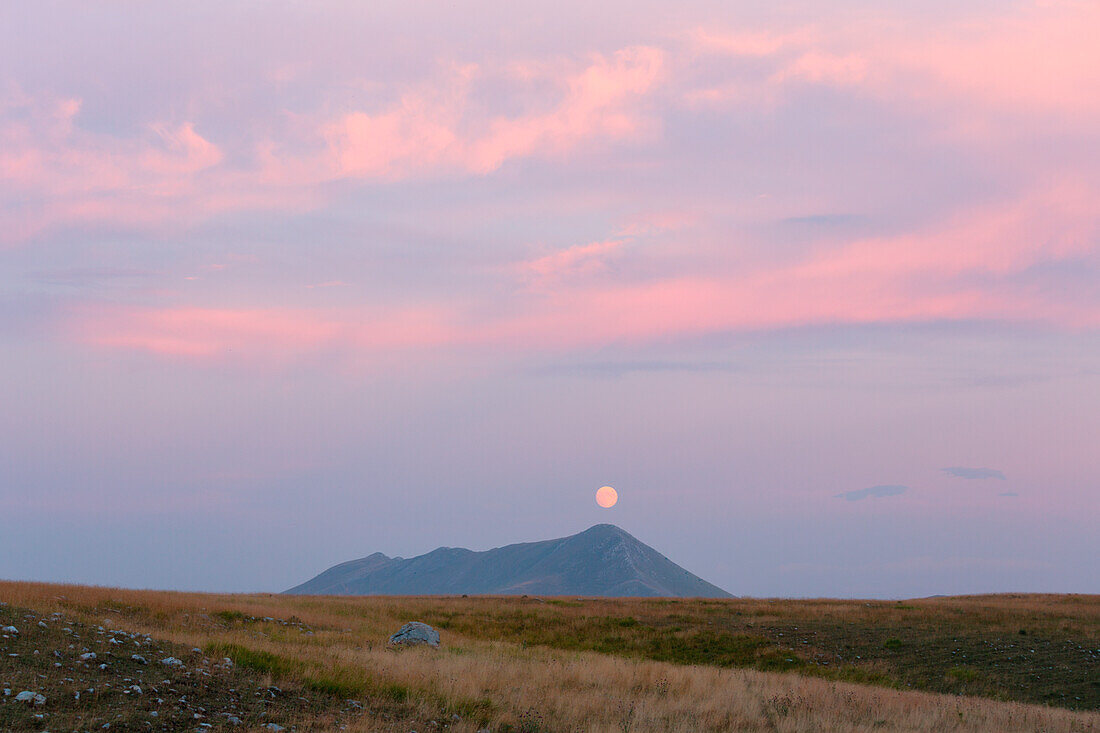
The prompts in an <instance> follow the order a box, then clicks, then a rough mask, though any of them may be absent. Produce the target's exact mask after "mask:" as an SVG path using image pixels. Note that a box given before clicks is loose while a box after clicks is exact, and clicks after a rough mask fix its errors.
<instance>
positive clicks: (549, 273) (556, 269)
mask: <svg viewBox="0 0 1100 733" xmlns="http://www.w3.org/2000/svg"><path fill="white" fill-rule="evenodd" d="M625 243H626V240H623V239H610V240H607V241H604V242H592V243H590V244H578V245H576V246H575V247H569V248H568V249H563V250H559V251H557V252H554V253H552V254H548V255H544V256H542V257H538V258H536V259H533V260H528V261H526V262H521V263H519V264H518V265H517V266H516V270H517V272H518V273H519V275H520V276H521V277H523V278H525V279H528V280H529V281H531V283H532V284H534V285H536V286H538V287H547V286H552V285H554V284H555V283H556V282H557V281H559V280H561V279H563V278H569V277H580V276H584V275H590V274H593V273H595V272H599V271H601V270H604V269H605V268H606V267H607V264H606V258H607V257H608V256H609V255H612V254H614V253H615V252H616V251H618V250H619V249H621V248H622V246H623V244H625Z"/></svg>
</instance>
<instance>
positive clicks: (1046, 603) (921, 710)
mask: <svg viewBox="0 0 1100 733" xmlns="http://www.w3.org/2000/svg"><path fill="white" fill-rule="evenodd" d="M1079 598H1082V599H1083V600H1075V598H1074V597H1065V596H1026V597H1008V596H1003V597H992V598H990V597H977V598H951V599H934V600H921V601H906V602H905V603H906V605H914V606H919V607H921V610H922V611H924V612H925V613H926V614H927V615H928V616H929V617H930V618H931V619H933V621H934V622H935V623H941V622H943V623H946V622H949V621H950V619H951V618H952V617H954V616H958V615H960V614H961V615H966V614H971V615H973V614H979V615H981V616H982V617H986V616H988V621H989V623H990V624H992V625H993V627H996V626H997V625H998V624H1001V625H1003V626H1004V628H1005V630H1011V629H1012V628H1013V627H1014V626H1015V625H1018V619H1019V616H1020V613H1021V612H1022V613H1025V614H1027V615H1028V617H1029V618H1030V617H1032V616H1033V617H1034V619H1033V623H1034V624H1036V625H1037V626H1041V627H1043V628H1046V627H1047V626H1050V627H1052V628H1066V627H1068V628H1070V629H1074V628H1076V629H1079V630H1081V631H1082V632H1083V633H1085V634H1086V635H1087V634H1089V633H1095V630H1096V623H1097V618H1098V613H1097V611H1098V608H1100V604H1098V603H1097V601H1096V599H1095V597H1093V598H1092V599H1089V598H1088V597H1079ZM0 599H2V600H4V601H6V602H8V603H11V604H13V605H18V606H26V607H30V608H34V609H36V610H38V611H39V612H52V611H54V610H62V611H65V612H67V613H69V614H76V615H78V616H80V617H82V619H84V620H86V621H87V622H90V623H103V620H104V619H105V618H109V619H110V621H111V623H112V624H113V625H115V626H118V627H121V628H125V629H128V630H133V631H141V632H143V633H148V634H151V635H154V636H157V637H160V638H164V639H168V640H171V641H175V642H179V643H183V644H187V645H194V646H200V647H209V648H211V649H212V650H213V649H215V647H214V646H213V645H234V646H232V647H226V646H218V647H216V648H217V649H218V650H222V649H226V648H233V649H237V650H246V651H247V652H248V653H250V654H255V653H259V656H258V657H257V658H258V659H260V660H265V659H266V660H268V661H270V660H277V662H273V663H272V664H273V666H272V672H271V673H272V674H275V675H278V674H284V675H291V676H296V677H297V678H298V679H299V681H301V680H302V679H305V680H307V681H309V680H313V681H314V682H316V683H318V684H324V683H325V682H326V681H332V682H335V683H338V685H337V687H336V688H334V689H337V690H342V691H345V692H356V693H361V694H359V695H358V699H361V700H363V701H364V702H365V703H366V705H367V707H368V713H367V714H364V715H363V716H362V717H361V718H360V719H358V720H356V721H353V722H352V723H351V724H350V725H349V728H348V730H351V731H383V730H413V729H417V730H421V729H423V728H418V727H416V725H417V724H419V725H424V724H426V723H427V722H428V721H429V720H432V719H449V716H451V715H452V714H458V715H460V717H461V720H459V721H457V722H456V723H455V724H454V725H453V726H452V727H451V730H456V731H476V730H478V729H479V728H480V727H482V726H486V727H489V728H490V729H492V730H508V729H510V730H514V731H591V732H592V733H600V732H603V731H670V732H671V731H683V732H685V733H686V732H688V731H733V730H776V731H820V730H832V731H870V730H936V731H973V730H989V731H1033V730H1044V731H1096V730H1100V715H1097V714H1096V713H1089V712H1073V711H1069V710H1062V709H1056V708H1049V707H1043V706H1037V705H1026V704H1020V703H1011V702H1000V701H994V700H989V699H982V698H975V697H959V696H951V695H938V694H929V693H921V692H914V691H908V690H906V691H903V690H897V689H887V688H883V687H870V686H863V685H853V684H846V683H839V682H831V681H828V680H824V679H817V678H811V677H805V676H800V675H795V674H774V673H767V672H760V671H755V670H745V669H719V668H715V667H709V666H684V665H676V664H669V663H664V662H658V661H651V660H646V659H632V658H623V657H616V656H609V655H605V654H598V653H594V652H588V651H569V650H563V649H552V648H546V647H534V646H525V645H524V644H522V643H515V642H508V641H500V640H494V639H492V638H476V636H477V634H467V633H458V632H455V631H446V630H445V631H444V643H443V646H442V647H441V648H440V649H438V650H433V649H408V650H403V651H397V650H394V649H391V648H389V647H388V645H387V644H386V643H385V642H386V637H387V636H388V635H389V634H390V633H392V632H393V631H394V630H396V629H397V628H398V627H399V626H400V625H401V624H402V623H404V622H406V621H409V620H414V619H415V618H417V616H418V615H424V616H429V615H432V614H435V615H436V616H439V615H441V614H463V613H465V614H472V613H475V612H480V613H483V614H489V613H491V612H493V611H494V610H496V611H499V612H500V613H503V614H505V615H506V616H507V617H508V618H515V617H516V616H515V614H517V613H519V614H520V616H519V618H521V619H524V620H525V621H530V622H532V623H539V622H540V619H549V618H552V617H553V618H558V619H560V618H566V619H576V620H577V623H582V620H583V619H588V618H591V617H594V616H624V615H633V616H636V617H638V618H643V617H646V615H647V614H651V615H652V614H661V613H664V614H665V615H668V616H676V615H684V613H685V611H687V612H688V613H690V614H706V613H714V614H715V615H718V614H726V615H729V614H732V613H737V614H740V615H741V617H743V618H747V619H755V620H756V622H759V623H763V622H764V620H767V619H775V618H781V617H782V616H783V615H784V614H794V613H796V612H797V613H798V614H799V615H801V616H805V615H806V614H807V612H809V613H811V614H819V615H823V616H825V617H831V618H834V619H835V620H836V621H838V622H844V623H852V624H857V625H858V624H866V623H873V622H874V620H875V618H876V614H877V613H880V612H881V609H879V610H876V608H875V607H874V606H873V605H872V606H868V605H866V604H865V602H858V601H766V600H752V601H741V600H738V601H717V602H709V601H690V602H685V604H678V603H671V604H670V603H668V602H665V601H656V600H645V599H637V600H628V601H610V600H608V601H603V600H600V601H585V602H583V603H580V604H578V603H577V602H575V601H564V602H559V603H553V602H540V601H538V600H536V599H517V598H507V599H485V598H470V599H461V598H413V599H410V598H381V597H372V598H318V597H303V596H281V595H211V594H185V593H167V592H154V591H127V590H116V589H108V588H90V587H79V586H58V585H46V584H31V583H0ZM807 608H809V611H807ZM1021 609H1022V610H1021ZM219 612H230V613H221V614H219ZM232 612H239V613H240V614H242V615H243V617H249V616H254V617H258V618H260V619H262V618H263V617H274V618H276V619H290V618H291V617H294V618H296V619H300V620H301V622H303V623H304V624H306V625H308V626H309V627H310V628H311V629H312V630H313V633H312V635H310V634H307V633H304V632H302V631H301V630H299V629H298V628H295V627H288V626H283V625H280V624H278V623H277V622H264V621H255V622H253V621H249V620H247V618H242V617H238V616H237V615H236V614H234V613H232ZM747 623H752V621H749V622H747ZM264 655H270V656H269V657H268V656H264ZM280 665H283V666H280ZM394 702H400V703H402V705H403V706H404V708H403V710H404V712H403V713H402V716H403V717H400V718H395V717H393V715H392V712H393V710H392V704H393V703H394ZM383 703H385V705H383ZM386 705H388V706H389V707H388V708H387V707H386ZM372 706H373V708H374V712H373V713H372V712H371V710H370V709H371V707H372ZM386 710H389V712H383V711H386ZM385 715H390V717H384V716H385Z"/></svg>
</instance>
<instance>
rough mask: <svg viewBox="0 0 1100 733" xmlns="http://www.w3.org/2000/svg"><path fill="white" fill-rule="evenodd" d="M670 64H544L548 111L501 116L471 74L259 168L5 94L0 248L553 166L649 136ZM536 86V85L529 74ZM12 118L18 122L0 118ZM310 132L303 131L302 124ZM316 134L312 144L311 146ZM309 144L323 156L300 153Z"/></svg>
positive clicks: (647, 55) (269, 156)
mask: <svg viewBox="0 0 1100 733" xmlns="http://www.w3.org/2000/svg"><path fill="white" fill-rule="evenodd" d="M663 58H664V53H663V52H662V51H661V50H659V49H656V48H650V47H629V48H624V49H621V50H619V51H617V52H615V53H614V54H612V55H611V56H604V55H600V54H593V55H592V56H591V57H590V58H589V59H588V62H587V64H585V65H583V66H581V67H580V68H575V66H574V67H572V68H566V69H563V68H562V66H561V65H557V66H549V65H544V66H543V67H542V69H541V72H540V73H541V78H539V79H537V81H539V82H542V83H547V84H550V85H551V86H553V87H555V88H557V89H558V90H559V96H558V98H557V99H556V100H555V102H554V104H553V105H552V106H550V107H549V108H547V109H537V110H529V111H525V112H521V113H519V114H513V115H502V114H500V113H499V112H496V111H495V110H493V109H491V108H489V109H485V108H484V105H483V104H480V103H477V102H475V99H474V97H473V95H472V94H471V92H470V89H469V87H470V85H471V84H472V83H473V81H474V80H475V79H476V77H477V75H478V69H477V67H476V66H473V65H467V66H461V67H459V66H453V67H451V69H450V72H449V76H448V77H447V78H444V79H442V80H435V81H433V82H428V83H424V84H422V85H420V86H419V87H417V88H413V89H409V90H406V91H405V92H404V93H403V94H402V95H401V96H400V98H399V99H398V101H397V102H396V103H394V104H393V105H390V106H389V107H386V108H383V109H382V110H380V111H376V112H366V111H362V110H355V111H351V112H347V113H345V114H342V115H340V116H337V117H335V118H330V119H324V118H323V117H322V118H319V120H318V121H316V122H315V123H314V125H313V128H312V131H311V132H308V133H306V132H303V128H302V127H301V126H300V125H299V126H298V127H296V128H294V129H292V130H287V131H285V132H288V133H296V134H299V135H303V134H304V135H305V137H293V136H291V137H287V138H283V139H266V140H258V141H256V143H255V149H254V150H251V151H241V152H245V153H247V155H248V156H251V157H252V158H253V159H254V161H255V165H253V166H251V167H249V166H248V165H244V167H241V166H240V164H238V165H237V166H230V165H229V164H228V163H227V162H226V160H227V156H226V155H225V153H224V151H223V150H222V149H221V148H220V147H219V146H218V145H217V144H215V143H214V142H212V141H211V140H209V139H208V138H206V137H205V136H204V135H203V134H201V133H200V132H199V130H198V129H197V128H196V126H195V124H194V123H192V122H189V121H184V122H181V123H175V124H156V125H151V126H149V127H148V134H147V135H146V136H145V137H144V138H125V139H124V138H116V137H113V136H110V135H105V134H100V133H92V132H88V131H86V130H84V129H82V128H81V127H80V126H79V125H78V124H77V118H78V115H79V111H80V106H81V105H80V102H79V100H74V99H51V98H49V97H40V98H30V97H27V96H26V95H23V94H21V93H20V94H13V95H11V96H12V98H11V99H10V100H8V102H7V103H5V104H0V141H3V143H4V144H3V147H2V149H0V192H3V191H7V192H8V193H9V194H10V195H14V196H18V197H23V198H26V197H30V198H31V202H30V203H29V204H28V205H27V206H25V207H23V208H22V209H21V210H20V211H19V212H18V213H9V214H8V215H7V216H6V217H5V220H4V221H3V222H2V223H3V224H4V227H3V232H2V233H0V237H4V238H5V239H7V240H8V241H21V240H23V239H26V238H29V237H31V236H34V235H35V234H37V233H39V232H42V231H44V230H47V229H49V228H51V227H55V226H59V225H72V224H86V223H108V224H121V225H124V226H136V227H147V226H154V225H156V224H158V223H163V224H166V225H169V226H171V225H176V226H178V225H181V224H184V225H185V224H187V223H189V222H193V221H197V220H201V219H203V218H206V217H208V216H210V215H211V214H214V213H218V212H223V211H233V210H241V209H264V208H274V207H280V208H285V207H293V208H305V207H309V206H311V205H314V204H316V203H318V202H319V201H320V200H321V195H322V194H321V192H320V188H319V187H320V186H322V185H323V184H325V183H327V182H331V181H335V180H339V179H346V178H354V179H375V180H396V179H404V178H410V177H416V176H438V175H453V174H456V173H457V174H462V175H485V174H488V173H491V172H493V171H494V170H497V169H498V168H500V166H502V165H503V164H504V163H505V162H507V161H509V160H513V159H516V158H524V157H530V156H546V155H560V154H562V153H567V152H569V151H571V150H573V149H574V148H576V147H577V146H579V145H581V144H582V143H585V142H594V143H606V142H609V141H616V140H624V139H629V138H632V137H636V136H638V135H640V134H642V133H643V132H644V131H645V130H646V129H648V128H647V122H646V118H645V116H644V115H643V112H642V111H641V109H640V107H639V106H638V104H637V102H638V100H640V99H642V98H643V97H644V96H645V95H647V94H648V93H650V92H651V91H652V90H653V88H654V87H655V85H656V84H657V82H658V79H659V77H660V74H661V71H662V67H663ZM531 73H534V72H531ZM16 107H18V108H19V109H18V112H19V114H14V115H5V114H4V112H5V111H6V110H11V109H14V108H16ZM304 129H305V130H309V126H308V125H306V127H305V128H304ZM310 135H312V136H313V138H314V139H309V136H310ZM310 145H312V146H313V147H315V148H320V150H319V151H318V152H313V153H302V152H300V151H301V150H302V149H303V148H308V147H310Z"/></svg>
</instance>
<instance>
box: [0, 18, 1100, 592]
mask: <svg viewBox="0 0 1100 733" xmlns="http://www.w3.org/2000/svg"><path fill="white" fill-rule="evenodd" d="M1098 35H1100V5H1098V4H1097V3H1095V2H1092V0H1040V1H1034V0H1032V1H1026V2H1025V1H1022V0H1021V1H1005V0H997V1H996V2H993V1H992V0H976V1H975V2H969V3H951V2H946V1H945V0H931V1H929V2H921V3H911V2H897V1H885V2H884V1H883V0H873V1H872V0H866V1H859V0H830V1H829V2H821V1H817V2H809V1H802V2H800V1H795V2H789V3H774V2H770V1H769V2H765V1H763V0H761V1H759V2H744V1H742V2H728V1H725V0H722V1H718V0H714V1H713V2H712V1H708V0H685V1H683V2H677V3H668V2H652V1H647V0H633V1H632V2H630V3H627V2H622V1H621V0H607V2H602V3H593V2H575V1H574V0H563V1H562V2H555V3H515V2H503V1H501V2H471V3H438V2H418V1H416V0H402V1H401V2H388V1H380V2H372V3H360V2H350V1H349V2H336V1H324V2H312V1H311V2H304V1H302V2H296V1H291V0H286V1H284V2H262V3H261V2H253V1H251V0H242V1H241V2H236V3H224V2H220V1H219V2H213V1H207V0H196V1H193V2H188V3H174V4H161V3H139V2H131V1H128V0H112V1H111V2H102V3H83V2H77V1H76V0H72V1H70V2H54V1H52V0H43V1H42V2H35V3H5V4H3V5H0V507H2V510H0V577H3V578H9V579H28V580H42V581H54V582H74V583H89V584H101V585H117V586H127V587H141V588H171V589H187V590H209V591H280V590H283V589H285V588H288V587H290V586H292V585H295V584H297V583H300V582H302V581H304V580H306V579H307V578H309V577H311V576H313V575H314V574H316V573H318V572H320V571H321V570H323V569H325V568H326V567H328V566H330V565H333V564H335V563H337V562H341V561H344V560H348V559H352V558H357V557H362V556H365V555H368V554H370V553H373V552H375V551H381V552H384V553H386V554H388V555H391V556H393V555H401V556H404V557H410V556H413V555H417V554H420V553H423V552H427V551H430V550H432V549H434V548H436V547H439V546H462V547H469V548H471V549H475V550H483V549H488V548H490V547H495V546H500V545H504V544H509V543H512V542H520V541H532V540H538V539H548V538H552V537H560V536H564V535H568V534H573V533H575V532H579V531H581V530H583V529H585V528H587V527H588V526H590V525H592V524H595V523H598V522H610V523H614V524H617V525H619V526H621V527H622V528H624V529H625V530H627V531H628V532H630V533H632V534H633V535H635V536H636V537H638V539H640V540H642V541H643V542H646V543H648V544H650V545H651V546H653V547H655V548H656V549H658V550H659V551H661V552H662V553H664V554H665V555H667V556H668V557H669V558H670V559H672V560H673V561H675V562H677V563H679V564H681V565H683V566H684V567H686V568H688V569H689V570H691V571H692V572H695V573H696V574H698V575H700V576H702V577H703V578H705V579H707V580H709V581H711V582H713V583H715V584H717V585H719V586H721V587H723V588H725V589H727V590H728V591H730V592H731V593H734V594H735V595H752V596H793V597H811V596H836V597H853V596H855V597H879V598H895V597H915V596H925V595H932V594H953V593H980V592H998V591H1050V592H1080V593H1089V592H1091V593H1097V592H1100V570H1098V568H1097V564H1096V562H1095V558H1096V557H1097V555H1098V554H1100V540H1097V534H1096V526H1097V524H1098V523H1100V457H1098V456H1100V450H1098V449H1097V445H1098V444H1100V94H1097V93H1096V90H1097V89H1100V45H1098V44H1097V43H1096V42H1095V39H1096V37H1097V36H1098ZM603 485H611V486H613V487H615V488H616V489H617V491H618V494H619V502H618V504H617V505H616V506H614V507H612V508H610V509H603V508H600V507H598V506H597V505H596V503H595V491H596V489H597V488H599V487H600V486H603Z"/></svg>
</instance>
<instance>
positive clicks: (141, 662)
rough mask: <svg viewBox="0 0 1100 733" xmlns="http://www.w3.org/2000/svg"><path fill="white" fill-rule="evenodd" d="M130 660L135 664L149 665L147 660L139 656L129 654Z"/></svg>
mask: <svg viewBox="0 0 1100 733" xmlns="http://www.w3.org/2000/svg"><path fill="white" fill-rule="evenodd" d="M130 659H133V660H134V661H135V662H138V663H140V664H149V660H148V659H146V658H145V657H143V656H141V655H140V654H131V655H130Z"/></svg>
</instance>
